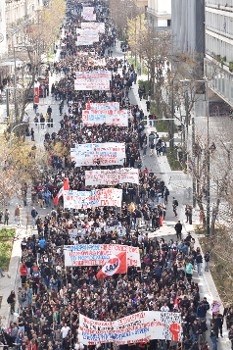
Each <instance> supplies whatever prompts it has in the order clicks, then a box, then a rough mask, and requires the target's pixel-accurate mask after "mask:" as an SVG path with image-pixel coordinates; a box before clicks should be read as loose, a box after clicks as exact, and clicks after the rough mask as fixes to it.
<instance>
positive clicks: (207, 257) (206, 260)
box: [204, 250, 210, 272]
mask: <svg viewBox="0 0 233 350" xmlns="http://www.w3.org/2000/svg"><path fill="white" fill-rule="evenodd" d="M204 260H205V271H206V272H209V261H210V252H209V251H208V250H207V252H206V253H205V255H204Z"/></svg>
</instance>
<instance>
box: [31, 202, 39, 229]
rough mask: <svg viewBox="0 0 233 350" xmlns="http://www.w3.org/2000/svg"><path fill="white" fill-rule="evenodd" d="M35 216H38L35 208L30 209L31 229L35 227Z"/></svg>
mask: <svg viewBox="0 0 233 350" xmlns="http://www.w3.org/2000/svg"><path fill="white" fill-rule="evenodd" d="M37 215H38V212H37V210H36V209H35V207H32V210H31V217H32V224H33V228H34V227H35V225H36V217H37Z"/></svg>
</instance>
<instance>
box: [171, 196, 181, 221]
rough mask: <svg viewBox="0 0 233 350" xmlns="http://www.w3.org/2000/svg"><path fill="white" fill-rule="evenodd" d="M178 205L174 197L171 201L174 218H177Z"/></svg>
mask: <svg viewBox="0 0 233 350" xmlns="http://www.w3.org/2000/svg"><path fill="white" fill-rule="evenodd" d="M178 205H179V203H178V201H177V199H176V198H175V197H173V201H172V209H173V213H174V215H175V217H177V207H178Z"/></svg>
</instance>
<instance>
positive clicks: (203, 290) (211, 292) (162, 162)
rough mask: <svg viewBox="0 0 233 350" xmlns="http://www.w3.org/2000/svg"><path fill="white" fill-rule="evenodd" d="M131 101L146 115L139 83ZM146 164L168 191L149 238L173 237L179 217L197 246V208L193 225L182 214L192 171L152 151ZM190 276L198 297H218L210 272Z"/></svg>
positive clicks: (223, 341)
mask: <svg viewBox="0 0 233 350" xmlns="http://www.w3.org/2000/svg"><path fill="white" fill-rule="evenodd" d="M138 79H139V80H140V79H141V77H140V76H139V77H138ZM130 101H131V103H135V104H137V105H138V106H139V108H140V109H142V110H143V112H144V115H145V116H148V112H147V108H146V100H145V99H142V100H141V101H140V99H139V96H138V83H136V84H133V86H132V89H131V91H130ZM151 131H156V128H155V127H151V126H149V123H148V122H147V126H146V132H147V135H149V133H150V132H151ZM145 167H147V168H148V169H149V170H150V169H152V170H153V171H155V172H156V173H157V174H158V177H159V178H161V179H162V180H164V182H165V184H166V185H167V186H168V188H169V191H170V196H169V199H170V200H169V202H168V206H167V214H166V221H165V222H164V225H163V226H162V227H161V228H160V229H159V230H158V231H156V232H155V233H154V232H151V233H149V237H151V238H153V237H156V238H159V237H164V238H165V239H166V240H167V239H171V238H172V239H176V234H175V230H174V225H175V224H176V222H177V220H180V221H181V223H182V225H183V234H184V233H185V234H184V236H186V234H187V233H188V232H191V233H192V236H193V237H194V238H195V242H196V244H195V245H196V247H200V242H199V239H198V236H197V235H196V234H195V233H194V226H195V224H199V212H198V210H196V211H195V210H194V213H193V214H194V215H193V225H189V224H187V223H186V217H185V205H186V204H187V203H190V202H191V198H189V195H188V191H187V189H188V188H192V177H191V175H189V174H185V173H184V172H182V171H172V170H171V168H170V165H169V162H168V160H167V157H166V156H156V155H155V153H154V155H153V156H152V157H150V156H148V155H147V156H146V157H145V158H144V160H143V168H145ZM173 196H174V197H176V199H177V200H178V202H179V207H178V217H177V218H174V215H173V212H172V197H173ZM202 253H203V252H202ZM193 277H194V281H195V282H197V283H198V285H199V288H200V296H201V298H203V297H207V300H208V301H209V303H210V304H211V303H212V302H213V300H218V301H220V300H221V299H220V296H219V294H218V291H217V289H216V286H215V283H214V280H213V278H212V275H211V273H210V272H205V271H203V275H202V276H198V274H197V271H194V275H193ZM221 311H222V312H223V307H222V308H221ZM208 316H209V317H208V323H207V325H208V329H210V318H211V312H210V310H209V312H208ZM209 341H210V340H209ZM210 344H211V341H210ZM230 348H231V344H230V341H229V340H228V331H227V329H226V323H225V322H224V325H223V338H219V339H218V349H220V350H229V349H230Z"/></svg>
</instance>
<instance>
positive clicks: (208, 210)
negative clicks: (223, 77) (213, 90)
mask: <svg viewBox="0 0 233 350" xmlns="http://www.w3.org/2000/svg"><path fill="white" fill-rule="evenodd" d="M205 97H206V120H207V130H206V132H207V135H206V136H207V155H206V156H207V157H206V158H207V159H206V162H207V203H206V238H208V237H209V236H210V113H209V98H208V81H207V79H205Z"/></svg>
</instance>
